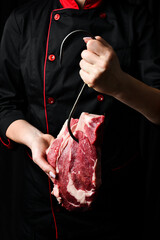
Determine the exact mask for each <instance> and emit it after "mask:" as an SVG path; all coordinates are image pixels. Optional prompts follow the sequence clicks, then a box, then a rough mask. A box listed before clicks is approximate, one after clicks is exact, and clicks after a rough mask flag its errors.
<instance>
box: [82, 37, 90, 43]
mask: <svg viewBox="0 0 160 240" xmlns="http://www.w3.org/2000/svg"><path fill="white" fill-rule="evenodd" d="M91 39H92V38H91V37H84V38H83V40H84V42H85V43H87V42H88V41H89V40H91Z"/></svg>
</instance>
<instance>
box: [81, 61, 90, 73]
mask: <svg viewBox="0 0 160 240" xmlns="http://www.w3.org/2000/svg"><path fill="white" fill-rule="evenodd" d="M79 65H80V68H81V69H82V70H83V71H85V72H87V73H93V71H94V65H93V64H90V63H88V62H87V61H86V60H84V59H82V60H81V61H80V63H79Z"/></svg>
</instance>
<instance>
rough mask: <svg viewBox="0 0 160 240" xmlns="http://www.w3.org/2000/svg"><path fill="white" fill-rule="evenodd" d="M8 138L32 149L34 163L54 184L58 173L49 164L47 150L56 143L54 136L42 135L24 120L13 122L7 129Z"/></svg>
mask: <svg viewBox="0 0 160 240" xmlns="http://www.w3.org/2000/svg"><path fill="white" fill-rule="evenodd" d="M6 136H7V137H8V138H9V139H11V140H13V141H14V142H17V143H20V144H24V145H26V146H27V147H28V148H30V150H31V152H32V159H33V161H34V162H35V163H36V164H37V165H38V166H39V167H40V168H41V169H42V170H43V171H44V172H45V173H46V174H47V175H48V176H49V177H50V178H51V180H52V181H53V182H54V178H55V175H56V171H55V169H54V168H53V167H52V166H51V165H50V164H49V163H48V162H47V150H48V148H49V146H50V145H51V144H52V142H53V141H54V137H53V136H51V135H49V134H44V133H42V132H41V131H39V130H38V129H37V128H36V127H34V126H33V125H31V124H30V123H29V122H27V121H25V120H23V119H19V120H16V121H14V122H12V123H11V124H10V125H9V127H8V128H7V131H6Z"/></svg>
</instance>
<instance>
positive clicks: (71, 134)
mask: <svg viewBox="0 0 160 240" xmlns="http://www.w3.org/2000/svg"><path fill="white" fill-rule="evenodd" d="M80 32H81V33H84V34H85V36H86V35H87V36H89V37H91V38H93V39H95V37H94V36H93V35H92V34H91V33H89V32H87V31H86V30H81V29H78V30H74V31H72V32H70V33H69V34H68V35H67V36H66V37H65V38H64V39H63V41H62V43H61V47H60V54H59V59H60V64H61V63H62V55H63V46H64V43H65V42H66V40H67V39H68V38H69V37H70V36H71V35H73V34H76V33H80ZM85 86H86V84H85V83H84V84H83V86H82V88H81V90H80V92H79V94H78V96H77V98H76V101H75V103H74V105H73V107H72V109H71V111H70V114H69V117H68V122H67V127H68V132H69V134H70V136H71V137H72V138H73V139H74V140H75V141H76V142H79V141H78V139H77V138H76V137H75V136H74V135H73V133H72V131H71V126H70V123H71V118H72V116H73V114H74V112H75V109H76V106H77V104H78V101H79V99H80V96H81V94H82V92H83V90H84V88H85Z"/></svg>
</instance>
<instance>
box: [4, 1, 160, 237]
mask: <svg viewBox="0 0 160 240" xmlns="http://www.w3.org/2000/svg"><path fill="white" fill-rule="evenodd" d="M78 29H83V30H84V31H87V32H89V33H91V34H92V35H93V36H95V39H91V38H89V37H88V36H86V35H85V34H82V33H78V34H76V35H73V36H72V37H71V38H70V39H69V41H68V42H67V43H66V44H65V46H64V51H63V61H62V63H61V64H59V57H60V56H59V55H60V47H61V44H62V42H63V40H64V38H65V37H66V36H67V34H69V33H70V32H72V31H74V30H78ZM83 82H85V83H86V84H87V85H88V86H87V87H86V88H85V90H84V92H83V95H82V96H81V99H80V101H79V103H78V106H77V109H76V112H75V113H74V117H75V118H78V117H79V115H80V113H81V112H89V113H94V114H105V119H106V120H105V128H104V140H103V145H102V160H101V161H102V162H101V167H102V186H101V188H100V190H99V193H98V196H97V199H96V200H95V202H94V203H93V206H92V208H91V209H90V210H89V211H87V212H68V211H67V210H65V209H64V208H63V207H61V206H59V204H58V203H57V201H56V199H55V198H54V197H53V196H51V194H50V190H51V185H52V184H54V179H55V178H56V172H55V169H54V168H53V167H52V166H50V165H49V164H48V163H47V161H46V150H47V149H48V147H49V146H50V145H51V143H52V142H53V140H54V138H55V137H56V136H57V134H58V133H59V131H60V129H61V127H62V126H63V124H64V122H65V120H66V119H67V118H68V115H69V112H70V110H71V108H72V105H73V103H74V101H75V99H76V97H77V95H78V93H79V90H80V88H81V86H82V85H83ZM159 87H160V66H159V60H158V49H157V48H156V43H155V39H154V30H153V26H152V22H151V21H150V18H149V17H148V14H147V10H146V8H145V7H144V5H143V4H142V5H139V4H136V3H130V1H124V2H123V1H118V2H116V3H114V1H113V0H112V1H110V0H109V1H102V0H86V1H85V0H77V1H75V0H46V1H44V0H43V1H41V0H39V1H32V2H29V3H27V4H25V5H24V6H22V7H20V8H17V9H15V10H14V11H13V12H12V14H11V15H10V17H9V19H8V21H7V23H6V26H5V29H4V33H3V37H2V41H1V55H0V133H1V135H0V136H1V138H0V139H1V141H2V142H3V143H4V144H5V145H6V146H7V147H8V148H11V147H14V142H17V143H19V144H20V146H21V147H24V151H25V152H26V154H25V158H26V159H25V167H24V172H25V176H24V178H25V184H24V196H23V200H24V210H23V221H22V226H21V230H22V235H21V239H25V240H29V239H38V240H39V239H45V240H48V239H63V240H72V239H77V240H78V239H93V238H94V239H99V240H102V239H125V238H126V239H132V237H133V239H134V237H135V236H137V235H136V233H137V231H136V230H137V229H138V226H139V222H138V220H139V219H137V221H136V223H135V222H134V225H133V221H132V219H133V218H134V217H135V215H136V214H137V213H138V210H139V209H140V202H141V191H140V187H141V178H140V175H141V174H140V169H141V165H142V157H141V154H140V150H139V137H140V126H141V122H142V119H143V118H145V119H146V121H150V122H152V124H154V125H155V126H157V125H159V124H160V114H159V107H160V101H159V99H160V93H159V90H158V88H159ZM151 100H152V101H151ZM17 157H18V156H17ZM135 176H136V177H135ZM49 178H50V180H49V181H48V179H49ZM138 207H139V208H138ZM122 216H123V217H122ZM133 229H134V231H133Z"/></svg>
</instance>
